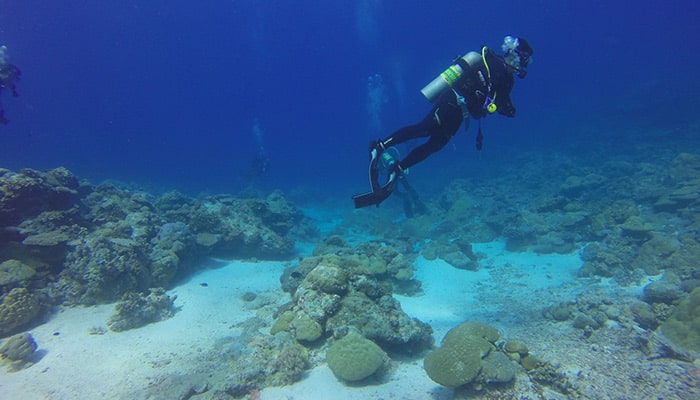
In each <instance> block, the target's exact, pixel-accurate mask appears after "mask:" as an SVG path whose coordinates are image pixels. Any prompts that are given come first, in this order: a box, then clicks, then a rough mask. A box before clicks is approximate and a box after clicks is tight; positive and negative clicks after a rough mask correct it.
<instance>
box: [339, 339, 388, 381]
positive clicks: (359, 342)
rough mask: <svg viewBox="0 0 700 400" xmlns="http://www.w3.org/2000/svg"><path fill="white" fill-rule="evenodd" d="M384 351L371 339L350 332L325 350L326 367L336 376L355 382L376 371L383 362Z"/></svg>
mask: <svg viewBox="0 0 700 400" xmlns="http://www.w3.org/2000/svg"><path fill="white" fill-rule="evenodd" d="M385 358H386V353H384V351H383V350H382V349H381V348H380V347H379V346H377V345H376V344H375V343H374V342H373V341H371V340H369V339H366V338H365V337H363V336H362V335H360V334H358V333H355V332H350V333H349V334H348V335H346V336H345V337H343V338H342V339H340V340H338V341H335V342H333V344H331V345H330V347H328V351H327V352H326V361H327V362H328V367H329V368H330V369H331V371H333V374H334V375H335V376H336V378H338V379H340V380H343V381H348V382H355V381H359V380H362V379H365V378H367V377H369V376H371V375H373V374H374V373H376V372H377V371H378V370H379V369H380V368H381V366H382V365H383V364H384V360H385Z"/></svg>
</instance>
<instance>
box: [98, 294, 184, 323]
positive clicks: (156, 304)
mask: <svg viewBox="0 0 700 400" xmlns="http://www.w3.org/2000/svg"><path fill="white" fill-rule="evenodd" d="M176 298H177V296H174V297H172V298H171V297H170V296H168V295H167V294H165V290H164V289H163V288H152V289H150V290H149V293H148V294H145V293H134V292H131V293H127V294H125V295H124V296H123V297H122V299H121V301H119V303H117V305H116V306H115V307H114V314H113V315H112V316H111V317H110V318H109V321H107V326H108V327H109V328H110V329H111V330H113V331H115V332H120V331H125V330H128V329H134V328H140V327H142V326H144V325H147V324H150V323H152V322H158V321H162V320H164V319H167V318H170V317H172V316H173V315H174V314H175V306H174V304H173V303H174V301H175V299H176Z"/></svg>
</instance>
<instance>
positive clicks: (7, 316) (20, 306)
mask: <svg viewBox="0 0 700 400" xmlns="http://www.w3.org/2000/svg"><path fill="white" fill-rule="evenodd" d="M40 311H41V302H40V301H39V297H38V296H37V295H35V294H32V293H31V292H30V291H29V290H27V289H26V288H14V289H12V290H11V291H10V292H9V293H8V294H7V295H5V296H4V297H3V298H2V303H0V336H5V335H7V334H9V333H12V332H14V331H15V330H16V329H18V328H21V327H22V326H24V325H26V324H28V323H29V322H31V321H32V320H34V319H35V318H36V317H37V316H38V315H39V313H40Z"/></svg>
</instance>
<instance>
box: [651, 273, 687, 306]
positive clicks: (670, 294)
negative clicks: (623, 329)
mask: <svg viewBox="0 0 700 400" xmlns="http://www.w3.org/2000/svg"><path fill="white" fill-rule="evenodd" d="M643 293H644V301H646V302H647V303H650V304H651V303H664V304H673V303H675V302H676V301H678V300H679V299H680V298H681V297H683V295H684V293H683V291H682V290H681V288H680V287H679V286H678V285H676V284H673V283H670V282H667V281H666V280H665V279H662V280H659V281H654V282H651V283H649V284H648V285H646V286H644V290H643Z"/></svg>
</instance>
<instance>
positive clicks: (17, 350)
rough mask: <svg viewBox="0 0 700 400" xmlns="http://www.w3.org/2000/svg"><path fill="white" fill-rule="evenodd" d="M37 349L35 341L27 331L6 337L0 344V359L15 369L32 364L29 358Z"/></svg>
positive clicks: (12, 369) (11, 368)
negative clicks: (6, 361)
mask: <svg viewBox="0 0 700 400" xmlns="http://www.w3.org/2000/svg"><path fill="white" fill-rule="evenodd" d="M36 349H37V345H36V341H34V338H33V337H32V335H31V334H29V333H21V334H19V335H15V336H12V337H10V338H8V339H7V340H6V341H5V342H4V343H2V345H0V359H3V360H8V361H9V362H10V367H9V368H10V370H11V371H17V370H20V369H22V368H26V367H29V366H31V365H32V362H31V358H32V355H33V354H34V352H35V351H36Z"/></svg>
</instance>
